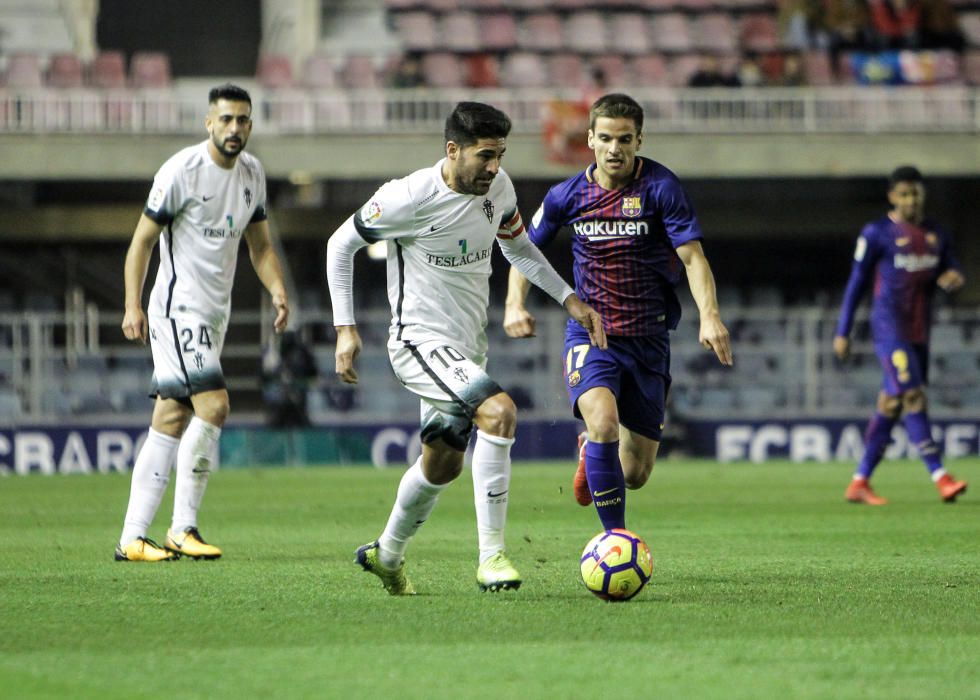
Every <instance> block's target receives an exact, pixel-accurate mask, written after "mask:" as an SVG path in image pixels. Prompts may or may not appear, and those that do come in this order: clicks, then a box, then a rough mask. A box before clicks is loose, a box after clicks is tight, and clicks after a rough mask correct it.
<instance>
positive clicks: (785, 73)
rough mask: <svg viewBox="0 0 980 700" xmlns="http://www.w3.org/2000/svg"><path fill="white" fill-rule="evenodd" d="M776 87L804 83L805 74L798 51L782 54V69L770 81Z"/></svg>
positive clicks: (795, 85)
mask: <svg viewBox="0 0 980 700" xmlns="http://www.w3.org/2000/svg"><path fill="white" fill-rule="evenodd" d="M772 85H774V86H777V87H800V86H801V85H806V75H805V74H804V72H803V59H802V58H800V55H799V54H798V53H793V52H791V53H787V54H786V55H785V56H783V65H782V70H781V71H780V73H779V76H778V77H777V78H776V79H775V80H774V81H772Z"/></svg>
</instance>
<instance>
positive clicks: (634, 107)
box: [589, 92, 643, 133]
mask: <svg viewBox="0 0 980 700" xmlns="http://www.w3.org/2000/svg"><path fill="white" fill-rule="evenodd" d="M599 117H607V118H608V119H632V120H633V123H634V124H636V133H640V132H641V131H643V108H642V107H641V106H640V103H639V102H637V101H636V100H634V99H633V98H632V97H630V96H629V95H624V94H623V93H621V92H611V93H609V94H608V95H603V96H602V97H600V98H599V99H598V100H596V101H595V102H593V103H592V107H591V108H590V109H589V128H590V129H594V128H595V120H596V119H598V118H599Z"/></svg>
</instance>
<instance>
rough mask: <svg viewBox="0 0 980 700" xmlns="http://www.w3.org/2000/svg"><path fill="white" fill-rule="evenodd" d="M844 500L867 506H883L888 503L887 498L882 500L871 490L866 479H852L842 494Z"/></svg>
mask: <svg viewBox="0 0 980 700" xmlns="http://www.w3.org/2000/svg"><path fill="white" fill-rule="evenodd" d="M844 498H845V499H847V500H848V501H850V502H851V503H864V504H865V505H869V506H883V505H885V504H886V503H888V499H887V498H882V497H881V496H879V495H878V494H876V493H875V492H874V491H872V490H871V484H869V483H868V480H867V479H853V480H852V481H851V483H850V484H849V485H848V487H847V491H845V492H844Z"/></svg>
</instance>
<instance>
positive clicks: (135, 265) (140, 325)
mask: <svg viewBox="0 0 980 700" xmlns="http://www.w3.org/2000/svg"><path fill="white" fill-rule="evenodd" d="M162 230H163V226H161V225H160V224H158V223H157V222H156V221H154V220H153V219H151V218H150V217H148V216H147V215H146V214H143V215H141V216H140V220H139V222H138V223H137V224H136V230H135V231H134V232H133V240H132V241H131V242H130V244H129V250H128V251H126V263H125V266H124V267H123V280H124V283H125V287H126V298H125V301H124V306H125V313H124V314H123V320H122V331H123V335H125V336H126V339H127V340H138V341H140V342H141V343H143V344H144V345H146V341H147V335H148V333H149V324H148V323H147V321H146V313H145V312H144V311H143V283H144V282H145V281H146V270H147V268H148V267H149V265H150V256H151V255H152V254H153V246H155V245H156V243H157V240H158V239H159V238H160V231H162Z"/></svg>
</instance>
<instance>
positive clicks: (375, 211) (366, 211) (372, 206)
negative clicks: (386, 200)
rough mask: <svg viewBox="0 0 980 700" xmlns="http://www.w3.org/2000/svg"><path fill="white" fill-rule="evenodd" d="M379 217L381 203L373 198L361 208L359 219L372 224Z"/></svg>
mask: <svg viewBox="0 0 980 700" xmlns="http://www.w3.org/2000/svg"><path fill="white" fill-rule="evenodd" d="M380 218H381V204H380V203H379V202H376V201H374V200H373V199H372V200H371V201H370V202H368V203H367V204H365V205H364V208H363V209H361V221H363V222H364V223H366V224H373V223H374V222H375V221H377V220H378V219H380Z"/></svg>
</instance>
